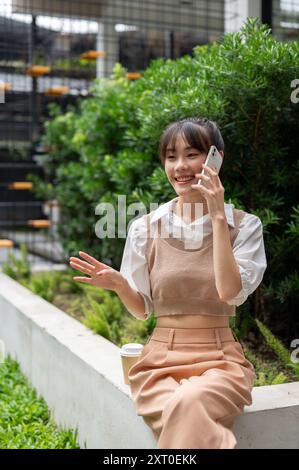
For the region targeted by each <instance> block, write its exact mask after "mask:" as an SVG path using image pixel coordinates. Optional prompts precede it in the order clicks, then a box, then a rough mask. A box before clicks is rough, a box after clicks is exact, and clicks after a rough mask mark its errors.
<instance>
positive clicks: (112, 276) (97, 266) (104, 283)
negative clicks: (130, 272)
mask: <svg viewBox="0 0 299 470" xmlns="http://www.w3.org/2000/svg"><path fill="white" fill-rule="evenodd" d="M79 255H80V256H81V257H82V258H83V259H84V260H86V261H82V260H81V259H80V258H76V257H74V256H71V257H70V266H71V267H72V268H74V269H78V271H81V272H83V273H85V274H88V275H89V276H90V277H78V276H75V277H73V279H74V281H78V282H83V283H87V284H91V285H93V286H96V287H101V288H103V289H109V290H113V291H115V292H118V291H121V290H122V288H123V287H124V286H125V282H126V280H125V278H124V277H123V276H122V274H121V273H120V272H119V271H116V269H113V268H111V267H110V266H108V265H107V264H104V263H101V262H100V261H98V260H96V259H95V258H93V257H92V256H90V255H88V254H87V253H85V252H84V251H79Z"/></svg>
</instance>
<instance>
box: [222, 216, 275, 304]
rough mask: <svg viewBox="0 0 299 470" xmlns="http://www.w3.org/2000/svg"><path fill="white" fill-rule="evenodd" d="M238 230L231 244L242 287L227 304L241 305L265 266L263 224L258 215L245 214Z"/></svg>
mask: <svg viewBox="0 0 299 470" xmlns="http://www.w3.org/2000/svg"><path fill="white" fill-rule="evenodd" d="M239 228H240V230H239V233H238V235H237V237H236V239H235V241H234V244H233V255H234V257H235V260H236V262H237V265H238V267H239V271H240V276H241V281H242V289H241V291H240V292H239V293H238V294H237V295H236V297H234V298H233V299H230V300H229V301H226V303H227V304H229V305H236V306H238V305H241V304H243V303H244V302H245V301H246V300H247V297H248V296H249V295H250V294H252V292H254V291H255V289H256V288H257V287H258V286H259V284H260V283H261V281H262V279H263V276H264V272H265V270H266V268H267V259H266V254H265V247H264V239H263V225H262V222H261V220H260V219H259V217H257V216H256V215H254V214H246V215H245V216H244V217H243V219H242V220H241V222H240V227H239Z"/></svg>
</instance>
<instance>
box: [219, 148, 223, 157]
mask: <svg viewBox="0 0 299 470" xmlns="http://www.w3.org/2000/svg"><path fill="white" fill-rule="evenodd" d="M219 153H220V155H221V157H222V158H224V152H223V150H219Z"/></svg>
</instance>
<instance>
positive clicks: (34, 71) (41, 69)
mask: <svg viewBox="0 0 299 470" xmlns="http://www.w3.org/2000/svg"><path fill="white" fill-rule="evenodd" d="M50 71H51V67H49V66H48V65H32V66H31V67H29V68H28V69H27V70H26V74H27V75H30V76H31V77H41V76H42V75H45V74H46V73H49V72H50Z"/></svg>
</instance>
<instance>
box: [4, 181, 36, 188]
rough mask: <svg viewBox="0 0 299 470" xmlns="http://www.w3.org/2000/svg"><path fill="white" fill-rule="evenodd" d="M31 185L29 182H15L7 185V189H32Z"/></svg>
mask: <svg viewBox="0 0 299 470" xmlns="http://www.w3.org/2000/svg"><path fill="white" fill-rule="evenodd" d="M32 188H33V184H32V183H31V182H30V181H15V182H13V183H10V184H9V185H8V189H32Z"/></svg>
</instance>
